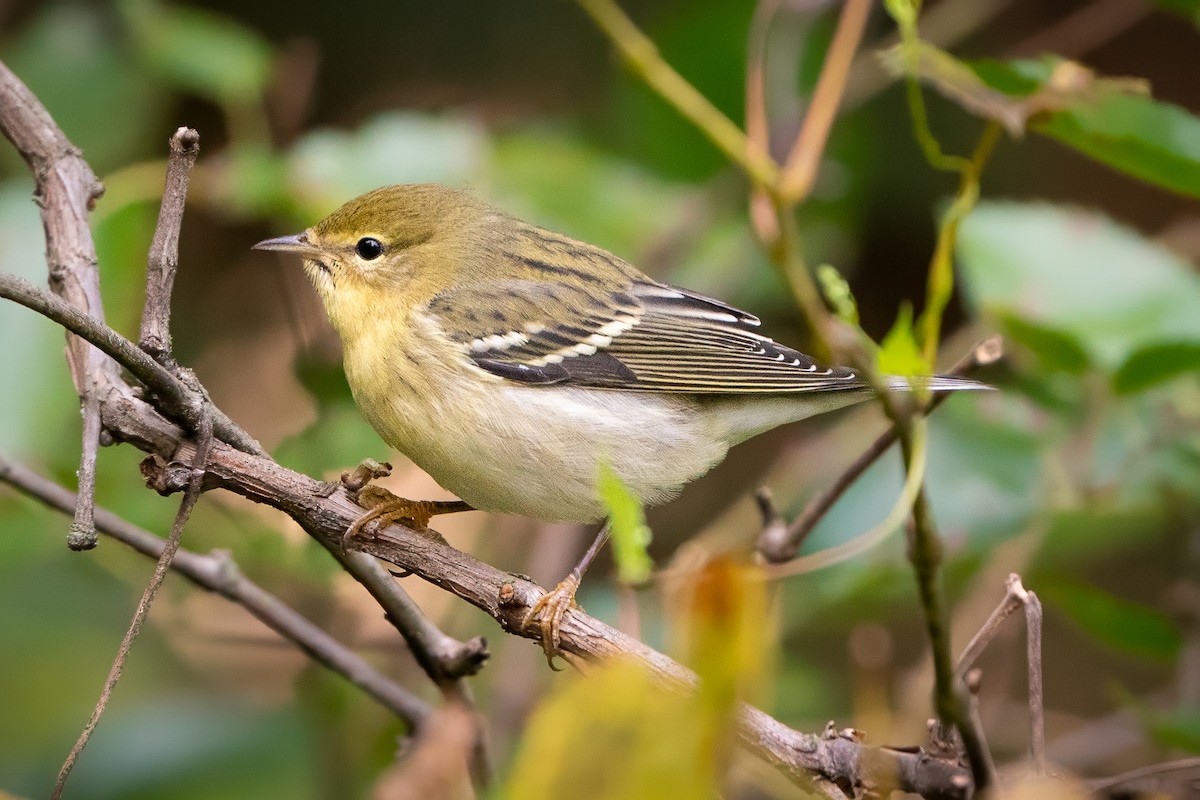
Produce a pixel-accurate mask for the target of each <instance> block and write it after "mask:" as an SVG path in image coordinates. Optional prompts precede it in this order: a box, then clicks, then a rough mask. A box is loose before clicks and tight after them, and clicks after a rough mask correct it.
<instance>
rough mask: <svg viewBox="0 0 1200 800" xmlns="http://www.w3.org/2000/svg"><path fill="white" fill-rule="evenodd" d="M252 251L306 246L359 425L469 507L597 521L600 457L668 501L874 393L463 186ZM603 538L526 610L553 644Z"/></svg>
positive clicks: (385, 198)
mask: <svg viewBox="0 0 1200 800" xmlns="http://www.w3.org/2000/svg"><path fill="white" fill-rule="evenodd" d="M255 247H256V248H258V249H262V250H282V251H287V252H293V253H297V254H299V255H300V256H301V257H302V258H303V260H304V268H305V271H306V272H307V273H308V276H309V278H311V279H312V282H313V284H314V285H315V286H316V289H317V293H318V294H319V295H320V296H321V300H322V301H323V303H324V306H325V311H326V312H327V313H328V315H329V319H330V321H331V322H332V323H333V327H334V328H335V329H336V330H337V332H338V334H339V335H340V337H341V340H342V345H343V349H344V364H345V370H346V377H347V379H348V381H349V384H350V389H351V391H352V392H353V394H354V398H355V400H356V401H357V403H358V405H359V408H361V409H362V412H363V414H364V416H365V417H366V419H367V421H368V422H369V423H370V424H371V425H372V426H373V427H374V428H375V430H376V431H377V432H378V433H379V435H380V436H381V437H383V439H384V440H385V441H386V442H387V443H388V444H389V445H391V446H392V447H395V448H396V449H397V450H399V451H401V452H402V453H404V454H405V455H406V456H408V457H409V458H411V459H412V460H413V462H415V463H416V464H417V465H418V466H420V467H421V468H422V469H424V470H425V471H426V472H428V473H429V474H430V475H431V476H432V477H433V478H434V479H435V480H437V482H438V483H440V484H441V485H442V486H443V487H444V488H446V489H448V490H449V491H451V492H454V493H455V494H457V495H458V496H459V497H461V498H462V499H463V500H464V501H466V503H468V504H470V506H471V507H473V508H476V509H480V510H486V511H502V512H508V513H513V514H523V515H527V516H531V517H537V518H539V519H543V520H555V521H574V522H594V521H598V520H600V519H602V518H603V517H604V515H605V507H604V505H603V503H602V502H601V500H600V498H599V495H598V492H597V478H598V470H599V469H600V466H601V465H602V464H608V465H610V466H611V468H612V470H613V471H615V473H616V474H617V475H618V476H619V477H620V479H621V480H622V481H623V482H624V483H625V485H626V486H627V487H628V488H629V489H630V490H631V491H632V492H633V494H634V495H636V496H637V497H638V498H639V499H640V500H641V501H642V502H643V503H646V504H655V503H661V502H663V501H665V500H668V499H670V498H671V497H673V496H674V495H675V494H677V493H678V492H679V491H680V489H681V488H682V487H683V486H684V485H685V484H686V483H688V482H689V481H692V480H695V479H696V478H698V477H700V476H701V475H703V474H704V473H705V472H707V471H708V470H709V469H711V468H712V467H713V466H714V465H716V464H717V463H718V462H720V461H721V460H722V459H723V458H724V457H725V454H726V452H727V451H728V450H729V448H730V447H731V446H733V445H735V444H737V443H738V442H741V441H743V440H745V439H748V438H750V437H751V436H754V435H756V434H758V433H762V432H763V431H766V430H769V429H771V428H774V427H776V426H778V425H782V424H784V423H787V422H793V421H796V420H799V419H804V418H805V417H810V416H812V415H814V414H819V413H823V412H826V411H831V410H833V409H836V408H841V407H843V406H846V405H850V404H852V403H856V402H859V401H861V400H864V399H866V398H868V397H869V396H870V394H871V392H870V389H869V388H868V387H867V386H866V384H865V383H864V382H863V381H862V380H860V379H859V378H858V377H857V376H856V375H855V374H854V372H853V371H851V370H849V369H845V368H841V367H833V368H825V367H822V366H820V365H818V364H817V363H816V362H815V361H813V359H811V358H809V357H808V356H806V355H804V354H803V353H800V352H797V351H796V350H793V349H791V348H789V347H786V346H784V345H780V344H777V343H776V342H774V341H772V340H771V339H769V338H768V337H766V336H764V335H763V334H761V333H760V332H759V330H758V328H759V320H758V318H757V317H755V316H754V315H752V314H748V313H746V312H744V311H741V310H739V309H737V308H734V307H733V306H731V305H728V304H726V303H723V302H721V301H720V300H715V299H713V298H711V297H706V296H704V295H702V294H699V293H697V292H692V291H689V290H687V289H680V288H677V287H674V286H668V285H666V284H663V283H659V282H658V281H656V280H654V279H652V278H650V277H648V276H647V275H645V274H643V273H642V272H640V271H639V270H638V269H637V268H636V267H634V266H632V265H631V264H629V263H627V262H625V261H623V260H622V259H620V258H618V257H617V256H615V255H613V254H612V253H609V252H607V251H605V250H603V249H601V248H599V247H596V246H594V245H590V244H586V243H584V242H580V241H577V240H575V239H571V238H569V237H567V236H563V235H562V234H558V233H554V232H552V231H548V230H545V229H543V228H539V227H537V226H535V225H531V224H529V223H526V222H522V221H521V220H518V219H515V218H514V217H511V216H509V215H508V214H505V213H504V212H502V211H500V210H497V209H495V208H493V207H491V206H489V205H488V204H486V203H484V202H482V201H480V200H478V199H476V198H475V197H473V196H472V195H470V194H469V193H467V192H464V191H460V190H457V189H451V188H447V187H444V186H436V185H428V184H420V185H404V186H388V187H385V188H382V189H376V190H375V191H372V192H369V193H367V194H364V195H362V196H360V197H357V198H355V199H353V200H351V201H350V202H348V203H346V204H345V205H343V206H342V207H341V208H339V209H337V210H336V211H334V212H333V213H332V214H330V215H329V216H328V217H326V218H325V219H324V220H322V221H321V222H319V223H317V224H316V225H314V226H313V227H311V228H309V229H308V230H306V231H304V232H303V233H300V234H297V235H294V236H284V237H280V238H277V239H268V240H267V241H264V242H259V243H258V244H257V245H255ZM893 383H894V384H895V385H896V386H897V388H905V387H906V386H907V384H906V383H905V382H904V381H903V380H901V379H893ZM926 385H927V386H928V388H929V389H931V390H934V391H942V390H953V389H975V388H982V384H979V383H976V382H974V381H970V380H966V379H963V378H955V377H941V376H939V377H933V378H929V379H927V382H926ZM406 503H407V504H408V505H405V504H406ZM392 504H393V506H394V507H392V508H389V509H388V510H387V513H388V514H389V516H388V518H389V519H396V518H408V519H410V520H412V521H414V522H415V523H416V525H417V526H418V527H421V526H423V525H424V524H426V523H427V521H428V516H429V514H430V513H436V512H437V511H438V510H439V508H438V507H437V506H431V505H430V504H428V503H424V504H422V503H412V502H411V501H405V500H402V499H400V498H394V500H393V501H392ZM461 507H462V506H461V505H459V506H457V508H461ZM372 514H373V515H374V516H379V514H380V512H379V511H378V510H377V511H373V512H372ZM606 536H607V529H606V528H605V529H603V530H602V531H601V533H600V535H599V536H598V537H597V539H596V541H595V542H594V543H593V545H592V547H591V549H589V551H588V554H587V555H586V556H585V557H584V560H583V561H582V562H581V563H580V565H579V566H577V567H576V569H575V570H573V571H572V573H571V575H569V576H568V577H567V578H566V579H565V580H564V581H563V582H562V583H560V584H559V586H558V587H557V588H556V589H555V590H554V591H553V592H550V593H549V594H547V595H545V596H544V597H542V598H541V600H539V602H538V604H537V605H536V606H535V607H534V609H533V611H531V612H530V616H529V617H527V619H526V622H527V623H529V622H532V621H537V622H538V623H539V624H540V626H541V631H542V637H543V646H544V647H545V649H546V651H547V654H548V655H552V654H553V653H554V652H556V651H557V646H558V630H559V626H560V624H561V621H562V619H563V617H564V616H565V614H566V613H567V611H568V610H569V608H570V606H571V604H572V602H573V598H574V595H575V590H576V589H577V588H578V584H579V580H580V578H581V576H582V574H583V571H584V570H585V569H586V568H587V565H588V563H590V561H591V558H592V557H593V556H594V555H595V553H596V551H598V550H599V549H600V547H601V546H602V545H603V543H604V540H605V538H606Z"/></svg>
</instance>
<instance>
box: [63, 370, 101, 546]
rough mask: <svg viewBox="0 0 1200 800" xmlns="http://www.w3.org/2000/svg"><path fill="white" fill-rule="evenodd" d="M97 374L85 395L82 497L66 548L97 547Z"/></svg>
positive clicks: (98, 442)
mask: <svg viewBox="0 0 1200 800" xmlns="http://www.w3.org/2000/svg"><path fill="white" fill-rule="evenodd" d="M96 379H97V376H96V375H95V374H92V375H89V376H88V383H87V387H86V388H85V389H84V393H83V409H82V411H83V447H82V454H81V455H80V458H79V494H78V499H77V500H76V503H75V518H74V519H73V520H72V521H71V529H70V532H69V533H68V534H67V547H69V548H71V549H72V550H91V549H92V548H93V547H95V546H96V523H95V520H94V516H95V510H94V509H95V507H96V457H97V455H98V453H99V450H100V400H99V398H98V397H97V393H96Z"/></svg>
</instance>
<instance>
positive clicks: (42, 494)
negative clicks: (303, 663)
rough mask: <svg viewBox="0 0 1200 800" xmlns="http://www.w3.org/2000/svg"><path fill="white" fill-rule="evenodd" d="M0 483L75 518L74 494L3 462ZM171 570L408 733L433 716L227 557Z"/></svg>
mask: <svg viewBox="0 0 1200 800" xmlns="http://www.w3.org/2000/svg"><path fill="white" fill-rule="evenodd" d="M0 481H3V482H4V483H7V484H9V485H11V486H13V487H14V488H16V489H19V490H20V491H22V492H24V493H25V494H27V495H29V496H30V497H33V498H36V499H37V500H40V501H41V502H43V503H45V504H46V505H47V506H50V507H51V508H55V509H58V510H59V511H62V512H64V513H68V514H69V513H71V509H72V508H74V507H75V494H74V493H72V492H71V491H70V490H69V489H67V488H66V487H63V486H60V485H59V484H57V483H55V482H54V481H51V480H49V479H47V478H43V477H42V476H40V475H38V474H37V473H35V472H33V470H31V469H29V468H28V467H24V466H22V465H20V464H16V463H13V462H11V461H9V460H8V459H6V458H4V457H3V456H0ZM96 529H97V530H99V531H100V532H101V533H104V534H105V535H107V536H111V537H112V538H113V539H116V540H117V541H119V542H121V543H122V544H125V545H127V546H129V547H130V548H132V549H133V550H136V551H137V552H139V553H141V554H142V555H145V556H148V557H150V558H154V559H157V558H159V557H160V556H161V555H162V553H163V550H164V549H165V548H166V542H165V541H164V540H163V539H162V538H160V537H158V536H155V535H154V534H153V533H150V532H149V531H147V530H145V529H143V528H139V527H137V526H136V525H134V524H133V523H131V522H128V521H126V520H124V519H122V518H121V517H119V516H117V515H116V514H114V513H112V512H111V511H107V510H105V509H103V508H98V509H96ZM171 569H173V570H175V571H176V572H178V573H179V574H180V575H183V576H184V577H185V578H187V579H188V580H190V581H191V582H192V583H194V584H196V585H197V586H199V587H201V588H203V589H207V590H208V591H211V592H215V593H216V594H219V595H221V596H222V597H224V598H226V599H228V600H230V601H232V602H234V603H237V604H238V605H240V606H242V607H243V608H245V609H246V610H247V611H248V612H249V613H250V614H251V615H252V616H253V617H255V618H256V619H258V620H259V621H260V622H262V623H263V624H265V625H266V626H267V627H268V628H270V629H271V630H273V631H275V632H276V633H278V634H279V635H280V636H282V637H283V638H284V639H285V640H287V641H289V642H292V643H293V644H295V645H296V647H298V648H299V649H301V650H303V651H304V652H305V653H307V654H308V655H309V656H311V657H312V658H313V659H314V660H316V661H317V663H319V664H322V665H324V666H325V667H327V668H329V669H330V670H332V671H333V672H336V673H338V674H339V675H341V676H343V677H344V678H346V680H348V681H350V682H351V683H352V684H354V685H355V686H358V687H359V688H360V689H362V690H363V691H364V692H365V693H366V694H368V695H370V696H371V697H372V698H374V699H375V700H376V701H377V702H378V703H379V704H380V705H382V706H383V707H384V708H386V709H388V710H389V711H391V712H392V713H393V714H395V715H396V716H397V717H399V718H400V719H402V720H404V722H405V723H407V724H408V725H409V726H410V727H412V728H414V729H415V728H419V727H420V726H421V724H422V723H423V722H424V720H425V719H426V718H427V717H428V716H429V714H430V713H432V709H431V708H430V706H429V705H428V704H427V703H426V702H425V701H424V700H421V699H420V698H419V697H417V696H415V695H413V694H411V693H410V692H409V691H408V690H406V689H404V688H403V687H402V686H400V685H399V684H397V683H395V682H394V681H392V680H391V679H389V678H388V677H386V676H385V675H383V674H381V673H380V672H379V671H378V670H376V669H375V668H374V667H372V666H371V665H370V664H368V663H367V662H366V661H365V660H364V659H363V658H362V657H361V656H359V655H358V654H357V653H355V652H354V651H353V650H351V649H349V648H348V647H346V646H345V645H343V644H342V643H341V642H339V641H337V640H336V639H334V638H333V637H332V636H330V635H329V634H328V633H326V632H325V631H323V630H321V629H320V628H319V627H317V626H316V625H314V624H313V623H312V622H311V621H310V620H308V619H307V618H306V617H304V616H303V615H301V614H300V613H299V612H297V611H296V610H295V609H293V608H291V607H290V606H288V605H287V604H286V603H284V602H283V601H282V600H280V599H279V598H278V597H277V596H275V595H273V594H271V593H270V592H268V591H267V590H265V589H263V588H262V587H261V586H259V585H258V584H256V583H255V582H254V581H251V580H250V579H248V578H247V577H246V576H245V575H243V574H242V572H241V570H240V569H238V566H237V564H236V563H235V562H234V561H233V559H232V558H231V557H230V555H229V554H228V553H227V552H225V551H215V552H213V553H211V554H209V555H201V554H199V553H193V552H190V551H188V550H185V549H183V548H180V549H179V551H178V552H177V553H176V554H175V558H174V560H173V561H172V562H171Z"/></svg>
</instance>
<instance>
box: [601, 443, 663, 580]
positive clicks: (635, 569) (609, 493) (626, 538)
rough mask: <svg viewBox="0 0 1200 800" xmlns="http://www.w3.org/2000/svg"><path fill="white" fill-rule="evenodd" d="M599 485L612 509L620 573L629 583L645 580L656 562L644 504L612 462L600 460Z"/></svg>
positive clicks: (618, 571) (611, 518)
mask: <svg viewBox="0 0 1200 800" xmlns="http://www.w3.org/2000/svg"><path fill="white" fill-rule="evenodd" d="M597 488H598V490H599V493H600V500H601V501H602V502H603V503H604V507H605V508H607V509H608V524H609V525H610V526H611V527H612V540H613V557H614V558H615V559H616V562H617V575H618V576H619V577H620V579H621V580H622V581H624V582H625V583H634V584H638V583H645V582H646V581H647V580H649V578H650V572H651V570H653V569H654V562H653V561H651V560H650V554H649V553H647V552H646V547H647V546H649V544H650V528H649V527H648V526H647V525H646V514H645V512H644V511H643V509H642V504H641V503H640V502H638V499H637V498H636V497H635V496H634V494H633V492H631V491H629V487H628V486H626V485H625V482H624V481H622V480H621V477H620V476H619V475H617V473H616V472H615V471H614V470H613V468H612V466H611V465H609V464H608V462H601V463H600V475H599V478H598V480H597Z"/></svg>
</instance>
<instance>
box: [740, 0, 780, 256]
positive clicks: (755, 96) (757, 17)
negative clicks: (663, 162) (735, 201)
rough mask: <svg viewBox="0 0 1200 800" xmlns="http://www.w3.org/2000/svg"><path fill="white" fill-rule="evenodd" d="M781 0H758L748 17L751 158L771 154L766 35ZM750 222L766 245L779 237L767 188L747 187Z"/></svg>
mask: <svg viewBox="0 0 1200 800" xmlns="http://www.w3.org/2000/svg"><path fill="white" fill-rule="evenodd" d="M780 2H781V0H758V3H757V4H756V5H755V6H754V15H753V16H752V17H751V18H750V32H749V37H748V39H747V42H746V149H747V152H748V153H749V155H750V157H751V158H760V157H766V158H771V129H770V124H769V123H768V121H767V63H766V62H767V39H768V36H769V34H770V31H771V23H772V22H774V20H775V15H776V14H777V13H778V12H779V5H780ZM750 224H751V225H752V226H753V227H754V232H755V233H756V234H757V236H758V238H759V240H760V241H761V242H763V243H764V244H765V245H767V246H768V247H770V246H772V245H773V244H774V243H775V242H777V241H778V240H779V220H778V219H776V215H775V211H774V206H773V204H772V200H771V195H770V194H769V193H768V192H767V190H766V188H764V187H761V186H754V187H752V188H751V190H750Z"/></svg>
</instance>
